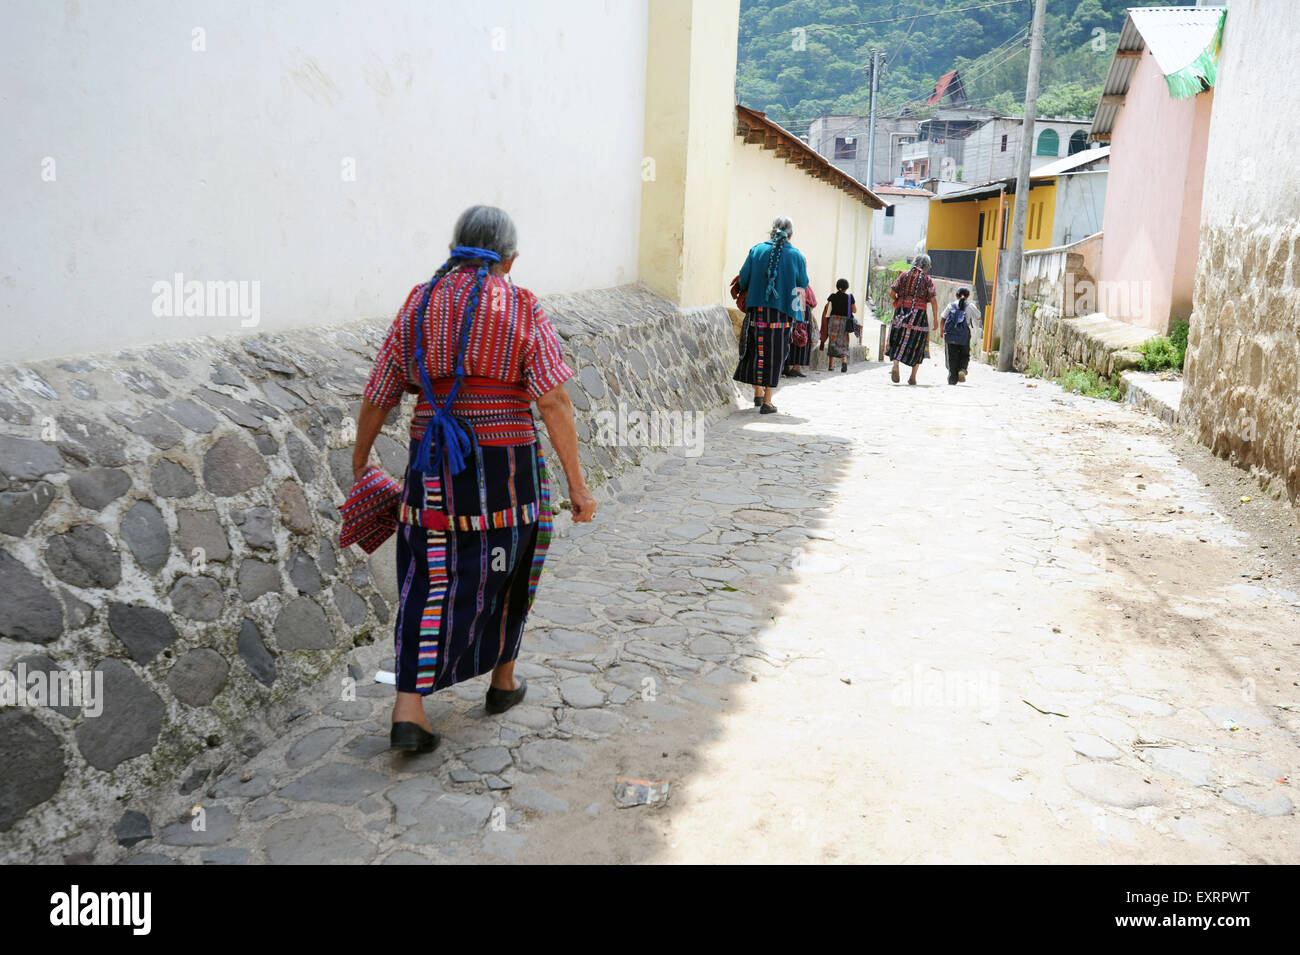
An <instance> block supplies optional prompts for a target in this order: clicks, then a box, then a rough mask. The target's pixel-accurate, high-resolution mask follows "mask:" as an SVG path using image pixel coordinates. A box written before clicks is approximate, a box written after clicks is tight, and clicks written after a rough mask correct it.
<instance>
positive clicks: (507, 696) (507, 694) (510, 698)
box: [483, 676, 528, 713]
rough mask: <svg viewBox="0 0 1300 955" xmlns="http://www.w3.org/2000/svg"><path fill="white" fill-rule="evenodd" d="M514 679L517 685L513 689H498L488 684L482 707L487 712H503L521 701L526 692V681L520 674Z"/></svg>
mask: <svg viewBox="0 0 1300 955" xmlns="http://www.w3.org/2000/svg"><path fill="white" fill-rule="evenodd" d="M515 679H516V680H518V681H519V686H518V688H516V689H513V690H498V689H497V688H496V687H495V686H489V687H488V691H487V699H486V700H484V702H483V708H484V709H485V710H487V711H488V712H489V713H504V712H505V711H506V710H508V709H510V707H512V706H514V705H515V704H516V703H522V702H523V699H524V694H525V693H527V692H528V681H527V680H525V679H524V678H523V677H521V676H519V677H515Z"/></svg>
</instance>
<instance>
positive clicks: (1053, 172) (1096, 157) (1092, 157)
mask: <svg viewBox="0 0 1300 955" xmlns="http://www.w3.org/2000/svg"><path fill="white" fill-rule="evenodd" d="M1109 155H1110V147H1109V146H1102V147H1101V148H1100V149H1083V150H1080V151H1079V152H1077V153H1075V154H1074V155H1073V156H1063V157H1061V158H1060V159H1054V160H1052V161H1051V162H1049V163H1043V165H1041V166H1039V167H1038V168H1037V169H1035V170H1034V171H1033V174H1034V175H1035V176H1059V175H1060V174H1061V173H1063V172H1071V171H1072V170H1075V169H1079V168H1081V167H1083V166H1090V165H1092V164H1093V163H1095V162H1100V161H1101V160H1103V159H1105V158H1106V157H1107V156H1109Z"/></svg>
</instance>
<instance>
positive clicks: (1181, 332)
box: [1138, 322, 1187, 371]
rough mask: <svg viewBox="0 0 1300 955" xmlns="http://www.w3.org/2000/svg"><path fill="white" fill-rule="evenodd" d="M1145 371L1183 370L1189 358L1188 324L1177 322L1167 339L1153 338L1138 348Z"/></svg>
mask: <svg viewBox="0 0 1300 955" xmlns="http://www.w3.org/2000/svg"><path fill="white" fill-rule="evenodd" d="M1138 351H1139V352H1141V354H1142V370H1143V371H1164V370H1166V369H1173V370H1176V371H1182V370H1183V362H1184V361H1185V360H1186V358H1187V323H1186V322H1175V323H1174V327H1173V330H1172V331H1171V332H1170V333H1169V336H1168V337H1167V338H1166V337H1164V336H1161V337H1160V338H1152V339H1150V340H1148V341H1145V342H1143V343H1142V344H1141V345H1139V346H1138Z"/></svg>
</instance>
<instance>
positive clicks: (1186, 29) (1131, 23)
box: [1088, 6, 1226, 139]
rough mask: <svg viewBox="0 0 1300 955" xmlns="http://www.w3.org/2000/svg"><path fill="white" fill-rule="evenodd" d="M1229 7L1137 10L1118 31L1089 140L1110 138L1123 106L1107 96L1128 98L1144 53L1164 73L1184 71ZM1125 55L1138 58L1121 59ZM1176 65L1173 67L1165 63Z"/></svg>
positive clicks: (1142, 8)
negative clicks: (1198, 43) (1149, 50)
mask: <svg viewBox="0 0 1300 955" xmlns="http://www.w3.org/2000/svg"><path fill="white" fill-rule="evenodd" d="M1225 9H1226V7H1223V6H1217V7H1134V8H1133V9H1130V10H1129V11H1128V15H1127V16H1126V17H1125V18H1124V26H1123V28H1121V30H1120V32H1119V43H1118V44H1117V45H1116V47H1115V56H1114V57H1113V58H1112V59H1111V61H1110V71H1109V72H1108V73H1107V74H1106V82H1105V83H1104V84H1103V86H1102V89H1101V92H1102V101H1101V104H1100V105H1098V107H1097V112H1096V114H1095V115H1094V116H1093V118H1092V129H1091V130H1089V132H1088V138H1089V139H1108V138H1109V137H1110V134H1111V132H1112V131H1113V130H1114V129H1115V121H1116V120H1117V119H1119V111H1120V110H1121V109H1123V103H1107V102H1106V97H1108V96H1126V95H1128V88H1129V84H1131V83H1132V82H1133V74H1134V73H1136V72H1137V68H1138V65H1139V64H1140V63H1141V61H1142V57H1141V55H1140V54H1142V53H1143V52H1144V51H1145V50H1146V49H1147V48H1148V47H1150V49H1151V54H1152V56H1154V57H1155V59H1156V65H1157V66H1158V67H1160V70H1161V72H1162V73H1165V74H1166V75H1168V74H1169V73H1171V72H1174V71H1176V70H1180V69H1182V68H1183V67H1184V66H1186V65H1187V64H1188V63H1190V62H1191V61H1192V60H1194V59H1195V58H1196V56H1197V54H1199V53H1200V52H1201V51H1202V50H1204V49H1205V45H1206V43H1207V42H1209V40H1210V39H1211V37H1212V36H1213V33H1214V28H1215V26H1216V25H1217V24H1218V22H1219V16H1220V15H1221V14H1222V13H1223V11H1224V10H1225ZM1198 40H1199V41H1200V47H1199V48H1196V49H1195V50H1194V51H1193V52H1191V53H1190V55H1188V56H1187V58H1186V59H1185V60H1183V61H1182V62H1181V63H1180V62H1177V60H1178V59H1179V58H1180V57H1181V56H1182V55H1183V52H1184V51H1185V50H1188V49H1191V48H1192V47H1194V46H1195V43H1196V42H1197V41H1198ZM1122 53H1128V54H1133V53H1137V54H1139V55H1138V56H1132V55H1129V56H1121V55H1120V54H1122ZM1168 63H1174V64H1175V65H1173V66H1171V67H1168V68H1167V67H1166V64H1168Z"/></svg>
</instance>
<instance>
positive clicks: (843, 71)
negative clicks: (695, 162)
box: [736, 0, 1171, 133]
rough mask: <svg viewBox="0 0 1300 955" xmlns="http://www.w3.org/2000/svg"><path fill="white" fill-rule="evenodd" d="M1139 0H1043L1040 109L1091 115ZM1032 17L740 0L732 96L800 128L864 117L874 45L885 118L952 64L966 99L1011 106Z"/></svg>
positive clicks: (1159, 1) (1016, 105)
mask: <svg viewBox="0 0 1300 955" xmlns="http://www.w3.org/2000/svg"><path fill="white" fill-rule="evenodd" d="M1136 5H1139V4H1136V3H1133V2H1126V0H1048V2H1047V19H1046V24H1045V30H1044V47H1043V68H1042V76H1041V80H1040V82H1041V84H1042V85H1041V87H1040V90H1041V91H1040V95H1039V105H1038V113H1039V115H1040V116H1078V117H1085V118H1086V117H1090V116H1091V115H1092V113H1093V111H1094V110H1095V109H1096V105H1097V100H1098V98H1099V97H1100V95H1101V84H1102V81H1103V80H1104V79H1105V77H1106V69H1107V67H1108V66H1109V65H1110V58H1111V54H1112V53H1114V51H1115V44H1116V43H1117V41H1118V39H1119V30H1120V28H1121V27H1122V26H1123V24H1124V11H1125V10H1126V9H1127V8H1128V7H1130V6H1136ZM1140 5H1142V6H1169V5H1171V4H1170V3H1169V2H1168V0H1154V2H1147V3H1143V4H1140ZM1032 16H1033V3H1032V2H1031V0H856V2H848V0H741V4H740V40H739V51H738V52H739V57H738V64H737V70H736V73H737V77H736V80H737V90H738V92H739V96H740V102H741V103H743V104H744V105H746V106H750V107H752V108H754V109H758V110H762V111H764V112H766V113H768V114H769V115H771V116H772V118H773V119H775V120H776V121H777V122H779V123H781V124H782V125H784V126H786V127H788V128H790V129H792V130H793V131H795V132H797V133H802V132H804V131H805V129H806V128H807V125H808V123H809V122H810V121H811V120H812V119H814V118H815V117H817V116H820V115H823V114H825V113H850V114H865V113H866V112H867V106H868V102H869V99H870V97H869V88H868V84H869V78H868V75H867V72H866V70H867V66H868V64H869V62H870V51H871V49H872V48H873V47H874V48H875V49H877V50H881V51H883V52H884V54H885V57H886V61H887V62H886V67H885V73H884V75H883V77H882V80H881V85H880V91H879V93H880V104H881V105H882V106H883V108H884V109H885V110H886V115H889V114H896V113H897V112H898V110H899V109H900V108H902V107H904V106H909V107H911V108H912V109H914V110H918V111H920V112H921V113H922V115H923V114H924V104H925V99H926V97H927V96H928V95H929V94H930V92H931V90H932V89H933V88H934V84H935V81H936V80H937V79H938V78H939V77H940V76H942V75H943V74H944V73H946V72H948V71H949V70H951V69H954V68H955V69H958V70H960V71H961V75H962V78H963V80H964V82H965V85H966V94H967V96H968V97H969V99H970V102H971V103H972V104H977V105H982V106H987V107H989V108H990V109H994V110H998V111H999V112H1002V113H1005V114H1008V115H1016V114H1019V113H1020V112H1022V110H1023V101H1024V95H1025V74H1026V71H1027V68H1028V65H1029V49H1028V45H1027V40H1026V36H1027V32H1028V30H1027V27H1028V24H1029V21H1030V19H1031V18H1032ZM882 21H883V22H882ZM798 31H802V32H798Z"/></svg>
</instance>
